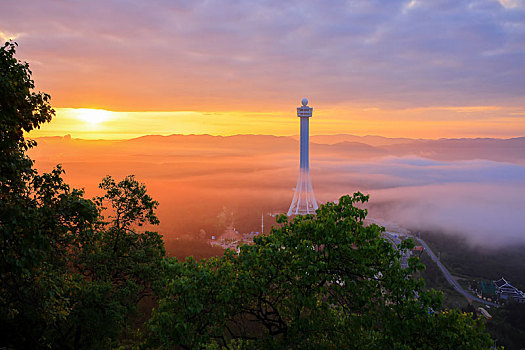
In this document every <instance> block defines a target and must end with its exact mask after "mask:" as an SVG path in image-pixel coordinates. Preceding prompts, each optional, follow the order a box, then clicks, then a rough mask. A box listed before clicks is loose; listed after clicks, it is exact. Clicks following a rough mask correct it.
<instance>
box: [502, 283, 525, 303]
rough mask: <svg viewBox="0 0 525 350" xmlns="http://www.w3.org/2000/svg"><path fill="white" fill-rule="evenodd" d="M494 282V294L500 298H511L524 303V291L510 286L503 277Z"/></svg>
mask: <svg viewBox="0 0 525 350" xmlns="http://www.w3.org/2000/svg"><path fill="white" fill-rule="evenodd" d="M494 284H495V285H496V294H497V295H498V296H499V297H500V298H501V299H504V300H508V299H509V298H511V299H514V301H517V302H518V303H525V293H523V292H522V291H521V290H519V289H518V288H516V287H514V286H512V285H511V284H510V283H509V282H507V281H506V280H505V279H504V278H503V277H502V278H500V279H499V280H497V281H494Z"/></svg>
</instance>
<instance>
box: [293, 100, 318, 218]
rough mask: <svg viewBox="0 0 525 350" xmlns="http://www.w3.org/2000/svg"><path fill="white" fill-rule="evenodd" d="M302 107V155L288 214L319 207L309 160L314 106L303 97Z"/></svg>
mask: <svg viewBox="0 0 525 350" xmlns="http://www.w3.org/2000/svg"><path fill="white" fill-rule="evenodd" d="M301 103H302V104H303V105H302V106H301V107H297V116H298V117H299V118H301V141H300V143H301V148H300V150H301V155H300V162H299V178H298V179H297V186H296V187H295V193H294V196H293V200H292V204H291V205H290V209H288V216H291V215H305V214H315V210H316V209H317V208H318V206H317V201H316V200H315V196H314V189H313V188H312V180H311V179H310V160H309V143H310V139H309V133H310V130H309V119H310V117H311V116H312V111H313V108H311V107H308V100H307V99H306V98H303V100H302V101H301Z"/></svg>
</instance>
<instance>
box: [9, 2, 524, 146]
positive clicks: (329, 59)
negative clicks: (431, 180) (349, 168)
mask: <svg viewBox="0 0 525 350" xmlns="http://www.w3.org/2000/svg"><path fill="white" fill-rule="evenodd" d="M0 39H1V40H2V41H4V40H8V39H14V40H16V41H17V42H18V44H19V47H18V52H17V56H18V58H19V59H22V60H25V61H27V62H29V64H30V67H31V69H32V71H33V78H34V79H35V82H36V85H37V88H38V89H39V90H42V91H45V92H47V93H49V94H51V96H52V104H53V106H54V107H55V109H56V110H57V116H56V118H55V119H54V120H53V121H52V122H51V123H50V124H49V125H45V126H44V127H42V128H41V129H40V130H38V131H36V132H34V133H32V135H34V136H52V135H65V134H71V135H72V136H73V137H80V138H88V139H89V138H91V139H93V138H108V139H122V138H131V137H137V136H141V135H146V134H162V135H169V134H175V133H180V134H205V133H207V134H212V135H233V134H272V135H293V134H298V132H299V123H298V122H297V120H296V117H295V113H296V112H295V107H297V106H298V105H299V104H300V100H301V99H302V98H303V97H305V96H306V97H308V99H309V100H310V105H311V106H312V107H314V117H313V118H312V119H311V133H312V134H340V133H347V134H355V135H366V134H375V135H383V136H390V137H413V138H441V137H501V138H507V137H517V136H523V135H525V98H524V97H525V0H499V1H497V0H473V1H457V0H451V1H446V0H404V1H397V0H389V1H374V0H370V1H364V0H363V1H338V0H331V1H313V0H303V1H293V0H291V1H273V0H268V1H254V0H250V1H248V0H246V1H243V0H235V1H233V0H232V1H228V0H223V1H213V0H208V1H201V0H192V1H173V0H169V1H168V0H150V1H133V0H129V1H125V0H119V1H110V0H107V1H94V0H93V1H80V0H78V1H73V0H68V1H66V0H38V1H36V0H34V1H29V0H2V1H1V2H0Z"/></svg>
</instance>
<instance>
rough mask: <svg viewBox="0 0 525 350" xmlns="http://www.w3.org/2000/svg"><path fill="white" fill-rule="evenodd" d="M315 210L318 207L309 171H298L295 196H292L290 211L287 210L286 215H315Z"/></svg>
mask: <svg viewBox="0 0 525 350" xmlns="http://www.w3.org/2000/svg"><path fill="white" fill-rule="evenodd" d="M317 208H319V206H318V205H317V201H316V200H315V196H314V190H313V188H312V181H311V179H310V171H309V170H306V169H300V170H299V178H298V179H297V186H296V187H295V194H294V196H293V200H292V204H291V205H290V209H288V213H287V215H288V216H292V215H306V214H315V211H316V210H317Z"/></svg>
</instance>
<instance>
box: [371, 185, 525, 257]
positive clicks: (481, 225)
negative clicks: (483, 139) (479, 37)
mask: <svg viewBox="0 0 525 350" xmlns="http://www.w3.org/2000/svg"><path fill="white" fill-rule="evenodd" d="M370 194H371V204H370V215H371V216H374V217H380V218H383V219H384V220H387V221H391V222H395V223H397V224H399V225H401V226H403V227H410V228H418V229H419V230H426V231H434V232H444V233H445V234H448V235H451V236H454V235H459V236H462V237H464V238H465V239H466V242H467V243H469V244H470V245H472V246H480V247H485V248H496V249H497V248H500V247H503V246H507V245H514V244H525V216H524V215H523V208H525V186H523V184H522V185H521V186H513V185H499V184H465V183H451V184H438V185H426V186H415V187H398V188H391V189H384V190H372V191H370Z"/></svg>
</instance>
